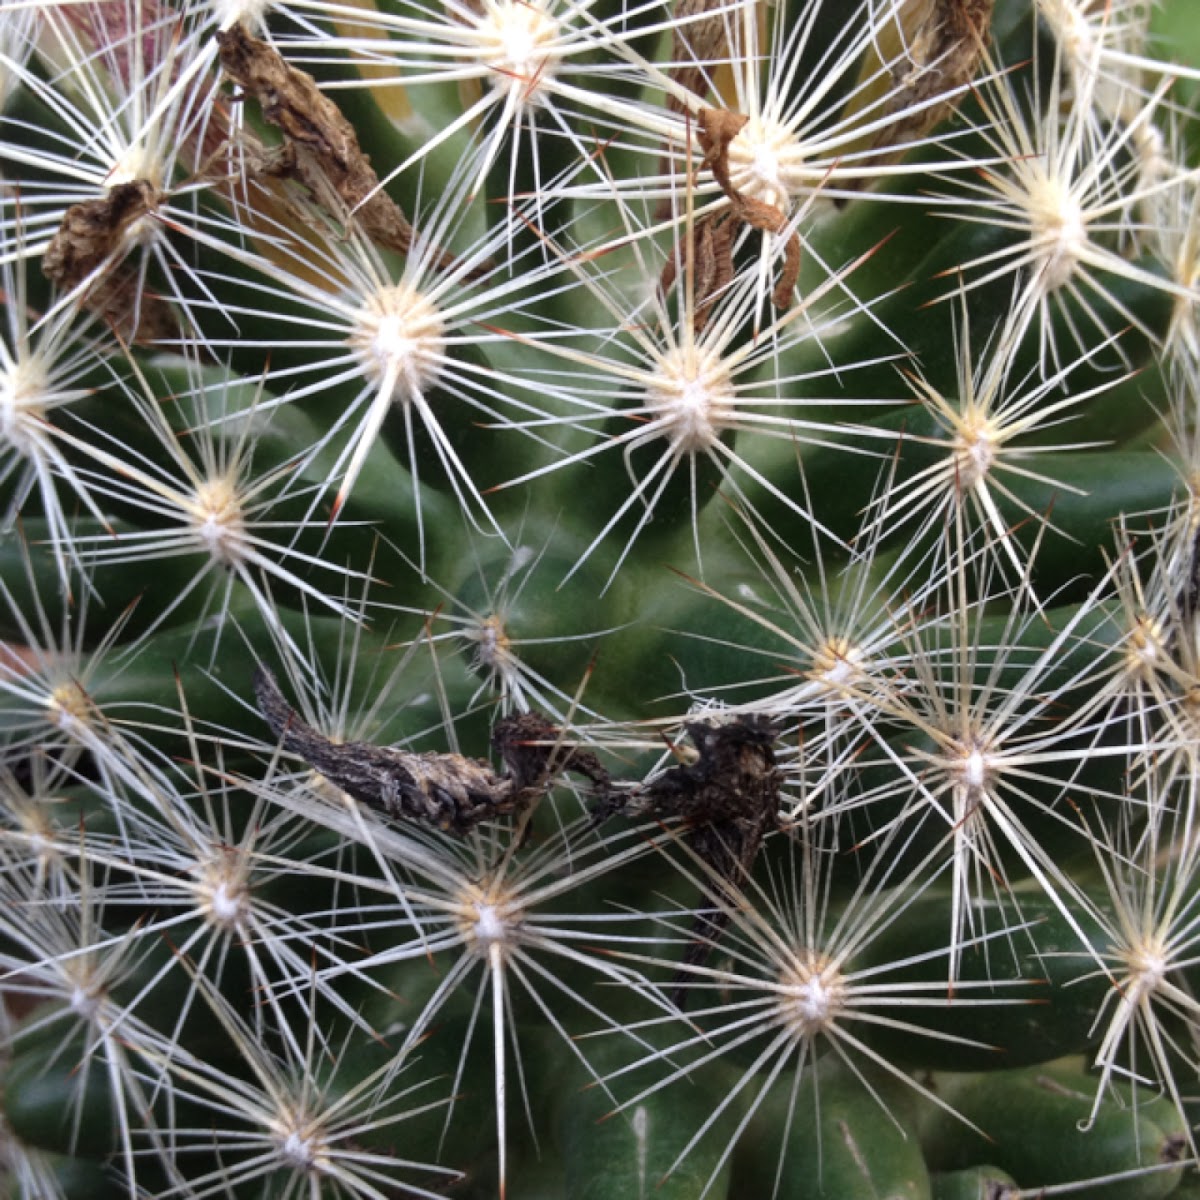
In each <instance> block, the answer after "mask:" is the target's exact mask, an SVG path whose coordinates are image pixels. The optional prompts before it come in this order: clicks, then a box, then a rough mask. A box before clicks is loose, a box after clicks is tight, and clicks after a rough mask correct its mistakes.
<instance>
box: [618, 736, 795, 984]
mask: <svg viewBox="0 0 1200 1200" xmlns="http://www.w3.org/2000/svg"><path fill="white" fill-rule="evenodd" d="M685 728H686V731H687V735H688V738H689V740H690V741H691V743H692V745H693V746H694V747H695V749H696V753H697V758H696V761H695V762H692V763H684V764H681V765H680V766H676V767H671V768H670V769H669V770H667V771H664V772H663V773H662V774H661V775H659V776H657V777H655V778H653V779H651V780H650V781H649V782H648V783H646V784H644V785H642V786H641V787H638V788H635V789H633V790H631V791H628V792H625V793H621V794H614V795H613V796H612V797H610V798H609V799H608V800H607V802H606V803H605V804H604V805H602V806H598V807H597V809H596V810H595V812H596V815H597V818H598V819H604V818H605V817H607V816H609V815H611V814H612V813H614V812H617V811H621V812H624V813H626V814H627V815H629V816H634V817H651V818H655V819H658V820H662V821H678V822H679V823H680V824H682V826H683V829H684V841H685V844H686V846H687V847H688V849H689V850H690V851H691V852H692V853H693V854H695V856H696V857H697V858H698V859H700V861H701V862H703V863H704V864H705V865H706V866H707V867H708V868H709V872H710V874H709V878H710V879H711V882H712V893H711V898H712V899H713V900H714V901H715V902H716V903H717V905H718V907H716V908H714V909H712V910H710V911H708V912H704V913H701V914H700V915H699V917H698V918H697V920H696V923H695V926H694V928H693V931H692V935H693V940H692V944H691V945H690V946H689V948H688V951H687V953H686V955H685V956H684V960H683V961H684V964H685V965H690V966H694V965H697V964H699V963H702V962H703V961H704V960H705V959H706V958H707V957H708V955H709V953H710V951H711V950H712V948H713V947H714V946H715V945H716V942H717V939H718V938H719V937H720V935H721V931H722V930H723V929H724V927H725V925H726V924H727V923H728V920H729V917H728V907H727V906H729V905H733V904H735V903H736V897H737V893H738V890H739V889H740V888H741V887H742V886H743V885H744V883H745V881H746V879H747V878H748V877H749V874H750V871H751V869H752V868H753V866H754V861H755V859H756V858H757V857H758V852H759V850H760V849H761V848H762V844H763V840H764V839H765V838H766V836H767V834H768V833H771V832H772V831H773V830H775V829H778V828H779V825H780V822H779V809H780V788H781V786H782V782H783V773H782V771H781V770H780V769H779V767H778V765H777V764H776V761H775V749H774V747H775V741H776V739H777V737H778V734H779V731H778V729H777V727H776V725H775V723H774V722H773V721H772V720H770V718H768V717H766V716H762V715H754V714H751V715H739V716H737V717H734V718H731V719H728V720H723V721H690V722H688V723H687V725H686V726H685ZM726 884H727V885H728V886H725V885H726ZM685 991H686V987H685V985H684V984H683V982H680V983H679V984H677V986H676V991H675V1002H676V1003H677V1004H678V1003H681V1002H682V999H683V996H684V994H685Z"/></svg>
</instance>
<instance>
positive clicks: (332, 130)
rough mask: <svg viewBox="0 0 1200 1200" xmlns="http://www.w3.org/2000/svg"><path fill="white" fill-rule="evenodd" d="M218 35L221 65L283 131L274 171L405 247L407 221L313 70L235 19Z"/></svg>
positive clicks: (374, 235)
mask: <svg viewBox="0 0 1200 1200" xmlns="http://www.w3.org/2000/svg"><path fill="white" fill-rule="evenodd" d="M217 42H218V44H219V45H220V48H221V65H222V66H223V67H224V68H225V73H226V74H227V75H228V76H229V77H230V79H232V80H233V81H234V82H235V83H236V84H237V85H238V86H239V87H241V88H242V89H243V90H244V91H245V92H246V93H247V94H249V95H251V96H253V97H254V98H255V99H256V100H257V101H258V103H259V104H260V105H261V107H262V114H263V118H264V119H265V120H266V121H267V122H268V123H269V124H271V125H274V126H275V127H276V128H277V129H279V130H280V131H281V132H282V134H283V136H284V139H285V142H284V152H283V156H282V159H283V163H284V164H286V165H285V166H282V167H280V166H277V167H276V168H275V173H288V174H292V175H294V177H295V178H296V179H298V180H299V181H300V182H301V183H302V184H304V186H305V187H307V188H308V190H309V191H310V192H311V193H312V195H313V198H314V199H315V200H316V201H317V203H318V204H320V205H321V206H322V207H323V208H326V209H327V210H329V211H331V212H333V213H334V215H338V211H339V209H341V208H343V207H344V208H345V209H347V210H349V211H350V212H352V213H353V214H354V216H355V218H356V219H357V220H358V222H359V224H360V225H361V226H362V229H363V232H364V233H366V235H367V236H368V237H369V238H371V240H372V241H374V242H375V243H376V244H378V245H380V246H383V247H385V248H387V249H389V250H395V251H396V252H397V253H399V254H407V253H408V252H409V250H410V249H411V248H412V242H413V228H412V226H411V225H410V224H409V223H408V220H407V219H406V218H405V216H404V213H403V212H401V210H400V206H399V205H398V204H397V203H396V202H395V201H394V200H393V199H392V198H391V197H390V196H389V195H388V194H387V193H386V192H385V191H384V190H383V188H382V187H381V186H380V184H379V176H378V175H376V174H375V171H374V169H373V168H372V166H371V164H370V161H369V160H368V158H367V156H366V155H365V154H364V153H363V152H362V148H361V146H360V145H359V142H358V135H357V134H356V133H355V132H354V127H353V126H352V125H351V124H350V122H349V121H347V120H346V118H345V117H344V116H343V115H342V113H341V110H340V109H339V108H338V106H337V105H336V104H334V102H333V101H332V100H330V99H329V97H328V96H326V95H325V94H324V93H323V92H322V91H321V90H320V88H318V87H317V84H316V81H315V80H314V79H313V77H312V76H311V75H309V74H307V73H306V72H304V71H298V70H297V69H296V68H295V67H293V66H290V65H289V64H288V63H286V62H285V61H284V60H283V58H282V57H281V56H280V54H279V52H278V51H277V50H276V49H275V48H274V47H272V46H270V45H268V44H267V43H266V42H263V41H260V40H259V39H258V38H256V37H253V36H252V35H251V34H249V33H247V32H246V30H245V29H244V28H242V26H241V25H234V26H232V27H231V28H230V29H227V30H223V31H221V32H218V34H217ZM331 192H332V195H331V194H330V193H331ZM331 201H332V203H331Z"/></svg>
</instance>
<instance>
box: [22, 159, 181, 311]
mask: <svg viewBox="0 0 1200 1200" xmlns="http://www.w3.org/2000/svg"><path fill="white" fill-rule="evenodd" d="M161 199H162V197H161V195H160V193H159V191H158V189H157V188H155V187H154V186H153V185H152V184H151V183H149V182H147V181H146V180H144V179H134V180H132V181H131V182H129V183H120V184H117V185H116V186H115V187H111V188H109V189H108V191H107V192H106V193H105V194H104V195H103V196H101V197H99V198H97V199H95V200H88V201H86V202H85V203H83V204H73V205H71V207H70V208H68V209H67V211H66V213H65V214H64V215H63V219H62V224H61V225H60V226H59V227H58V232H57V233H55V235H54V237H53V238H51V239H50V244H49V245H48V246H47V247H46V251H45V253H44V254H43V255H42V273H43V274H44V275H45V276H46V278H47V279H49V280H52V281H53V282H54V283H57V284H59V285H60V286H62V287H65V288H74V287H78V286H79V285H80V284H81V283H83V282H84V280H86V279H87V278H88V276H89V275H91V274H92V273H93V272H95V271H98V270H100V269H101V268H102V267H104V266H105V265H106V264H107V265H114V264H116V263H117V262H119V261H120V259H121V258H122V257H124V254H125V252H126V250H127V248H128V243H129V236H128V235H129V233H130V227H131V226H132V225H133V224H134V223H135V222H136V221H139V220H141V218H142V217H144V216H146V215H147V214H149V213H152V212H154V211H155V210H156V209H157V208H158V205H159V202H160V200H161Z"/></svg>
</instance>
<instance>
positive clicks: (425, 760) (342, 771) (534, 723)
mask: <svg viewBox="0 0 1200 1200" xmlns="http://www.w3.org/2000/svg"><path fill="white" fill-rule="evenodd" d="M254 694H255V697H256V698H257V700H258V707H259V711H260V712H261V713H262V715H263V716H264V717H265V718H266V721H267V724H268V725H269V726H270V727H271V731H272V732H273V733H274V734H275V736H276V737H277V738H279V739H280V743H281V745H282V746H283V748H284V749H285V750H288V751H290V752H291V753H293V754H297V755H299V757H300V758H302V759H303V760H304V761H305V762H306V763H308V765H309V766H310V767H312V768H313V770H314V771H317V772H319V773H320V774H321V775H323V776H324V777H325V778H326V779H327V780H329V782H330V783H332V784H333V785H334V786H335V787H338V788H340V789H341V790H342V791H344V792H346V793H347V794H348V795H350V796H353V797H354V799H356V800H358V801H360V802H361V803H363V804H365V805H367V806H368V807H370V808H373V809H376V810H377V811H379V812H381V813H383V814H385V815H386V816H388V817H391V818H392V819H394V820H398V821H404V820H415V821H420V822H423V823H425V824H429V825H433V826H436V827H437V828H438V829H442V830H445V831H446V832H448V833H454V834H458V835H465V834H467V833H470V831H471V830H472V829H474V828H475V826H477V825H478V824H480V822H483V821H488V820H492V819H493V818H495V817H498V816H504V815H506V814H508V813H513V812H519V811H521V810H523V809H525V808H527V807H528V806H529V805H530V804H531V803H533V801H534V800H536V799H537V798H538V797H539V796H541V795H542V794H544V793H545V791H546V790H547V789H548V788H549V787H550V785H551V784H552V783H553V782H554V779H555V778H556V777H557V776H558V775H561V774H563V773H565V772H568V771H570V772H574V773H575V774H578V775H582V776H583V777H584V778H586V779H587V780H588V781H589V782H590V783H591V784H592V785H593V787H594V788H596V789H597V790H598V791H600V792H602V793H607V790H608V787H609V776H608V772H607V771H606V770H605V769H604V767H603V765H602V764H601V763H600V761H599V760H598V759H597V758H596V756H595V755H594V754H592V753H590V752H589V751H586V750H581V749H579V748H577V747H572V746H567V745H565V744H563V742H562V738H561V733H560V731H559V730H558V728H557V727H556V726H554V725H553V724H551V722H550V721H548V720H547V719H546V718H545V717H542V716H539V715H537V714H536V713H523V714H520V715H518V716H514V717H506V718H505V719H503V720H502V721H499V722H498V723H497V724H496V726H495V728H494V729H493V731H492V747H493V749H494V750H495V751H496V753H497V755H498V756H499V758H500V760H501V762H503V764H504V771H503V772H502V773H500V774H497V772H496V771H495V770H494V769H493V768H492V766H491V765H490V764H489V763H486V762H483V761H482V760H481V759H476V758H466V757H464V756H463V755H461V754H433V753H424V754H414V753H411V752H409V751H405V750H398V749H395V748H392V747H387V746H373V745H370V744H369V743H367V742H340V743H339V742H334V741H332V740H331V739H329V738H327V737H325V736H324V735H323V734H321V733H318V732H317V730H315V729H314V728H313V727H312V726H311V725H309V724H308V723H307V722H305V721H304V720H303V719H302V718H301V717H300V716H299V714H298V713H296V711H295V710H294V709H293V708H292V707H291V706H290V705H289V704H288V703H287V701H286V700H285V699H284V697H283V693H282V692H281V691H280V690H279V685H278V683H277V682H276V680H275V677H274V676H273V675H272V674H271V672H270V671H268V670H266V669H265V668H261V667H260V668H259V669H258V670H257V671H256V673H255V676H254Z"/></svg>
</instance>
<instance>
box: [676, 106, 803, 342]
mask: <svg viewBox="0 0 1200 1200" xmlns="http://www.w3.org/2000/svg"><path fill="white" fill-rule="evenodd" d="M747 119H748V118H746V117H745V116H743V115H742V114H741V113H731V112H727V111H725V110H724V109H719V108H705V109H703V110H701V113H700V130H699V134H698V140H699V142H700V147H701V149H702V150H703V151H704V166H706V167H708V168H709V169H710V170H711V171H712V175H713V178H714V179H715V180H716V181H717V184H718V185H719V186H720V188H721V191H722V192H723V193H724V194H725V198H726V200H728V202H729V207H728V208H727V209H724V210H722V211H720V212H716V213H713V214H711V215H709V216H707V217H704V218H702V219H701V220H700V221H698V222H697V224H696V228H695V229H694V230H693V232H692V234H691V246H692V261H693V264H694V266H693V282H692V289H693V293H694V294H693V314H692V324H693V327H694V329H695V331H696V332H697V333H699V332H700V331H701V330H702V329H703V328H704V326H705V325H706V324H707V323H708V318H709V314H710V313H711V312H712V307H713V305H714V304H715V303H716V301H717V298H718V297H719V296H720V294H721V290H722V289H723V288H725V287H726V286H727V285H728V283H729V281H730V280H731V279H732V278H733V275H734V269H733V247H734V243H735V241H736V238H737V233H738V231H739V230H740V229H741V227H742V226H744V225H748V226H749V227H750V228H751V229H757V230H760V231H762V232H763V233H779V234H781V233H784V232H786V230H787V225H788V219H787V215H786V214H785V213H784V212H783V211H782V210H781V209H779V208H776V207H775V205H773V204H767V203H766V202H765V201H763V200H759V199H757V198H756V197H754V196H747V195H746V194H745V193H744V192H742V191H740V190H739V189H738V188H737V187H736V186H735V184H734V182H733V179H732V177H731V176H730V172H729V144H730V143H731V142H732V141H733V139H734V138H735V137H737V135H738V134H739V133H740V132H741V130H742V128H743V127H744V126H745V124H746V121H747ZM675 261H676V260H675V257H672V258H671V260H670V261H669V262H668V263H667V266H666V267H665V268H664V270H663V275H662V280H661V283H662V287H663V290H664V291H666V290H668V289H669V288H670V287H671V285H672V284H673V283H674V282H675V277H676V273H677V271H676V265H675ZM799 279H800V235H799V234H798V233H796V231H795V230H793V231H792V232H791V233H790V234H789V235H788V238H787V241H786V242H785V244H784V259H783V270H782V271H781V272H780V274H779V280H778V282H777V283H776V284H775V289H774V291H773V292H772V293H771V301H772V303H773V304H774V305H775V307H776V308H779V309H786V308H788V307H790V306H791V303H792V294H793V293H794V292H795V290H796V284H797V282H798V281H799Z"/></svg>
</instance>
